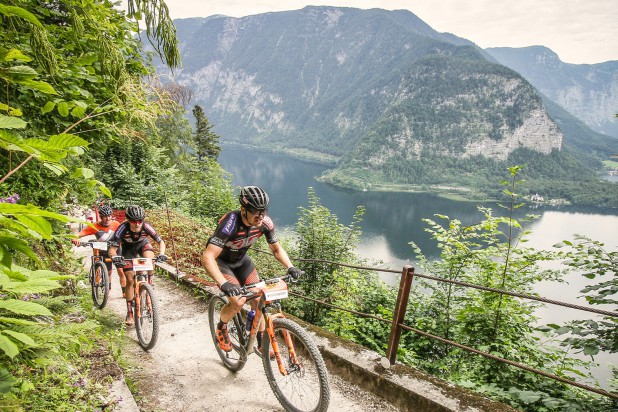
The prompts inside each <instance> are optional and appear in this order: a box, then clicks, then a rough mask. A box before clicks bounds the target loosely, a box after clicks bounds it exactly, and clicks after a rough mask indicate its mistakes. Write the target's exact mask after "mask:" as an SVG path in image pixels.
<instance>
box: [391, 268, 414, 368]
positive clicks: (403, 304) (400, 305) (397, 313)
mask: <svg viewBox="0 0 618 412" xmlns="http://www.w3.org/2000/svg"><path fill="white" fill-rule="evenodd" d="M413 279H414V268H413V267H412V266H410V265H405V266H404V267H403V270H402V271H401V281H400V282H399V293H398V294H397V303H396V304H395V310H394V312H393V323H392V325H391V333H390V336H389V337H388V347H387V349H386V358H387V359H388V361H389V362H390V364H391V365H394V364H395V361H396V360H397V349H398V348H399V339H400V338H401V326H399V325H400V324H401V323H403V320H404V318H405V316H406V308H407V307H408V298H409V297H410V288H411V286H412V280H413Z"/></svg>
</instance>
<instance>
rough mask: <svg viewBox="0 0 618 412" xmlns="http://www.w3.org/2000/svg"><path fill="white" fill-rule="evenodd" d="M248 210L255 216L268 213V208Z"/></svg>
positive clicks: (262, 215)
mask: <svg viewBox="0 0 618 412" xmlns="http://www.w3.org/2000/svg"><path fill="white" fill-rule="evenodd" d="M247 212H249V213H251V214H252V215H253V216H259V217H264V216H265V215H266V212H268V209H264V210H256V209H249V208H247Z"/></svg>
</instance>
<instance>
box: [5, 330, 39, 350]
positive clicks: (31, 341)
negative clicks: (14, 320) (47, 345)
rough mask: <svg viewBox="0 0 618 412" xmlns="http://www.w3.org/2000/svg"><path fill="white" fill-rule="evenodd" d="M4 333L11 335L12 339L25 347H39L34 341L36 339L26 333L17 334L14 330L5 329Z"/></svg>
mask: <svg viewBox="0 0 618 412" xmlns="http://www.w3.org/2000/svg"><path fill="white" fill-rule="evenodd" d="M2 333H4V334H5V335H10V336H11V337H12V338H14V339H17V340H18V341H20V342H21V343H23V344H25V345H28V346H38V344H37V343H36V342H35V341H34V339H32V338H31V337H30V336H28V335H26V334H25V333H21V332H15V331H14V330H10V329H4V330H3V331H2Z"/></svg>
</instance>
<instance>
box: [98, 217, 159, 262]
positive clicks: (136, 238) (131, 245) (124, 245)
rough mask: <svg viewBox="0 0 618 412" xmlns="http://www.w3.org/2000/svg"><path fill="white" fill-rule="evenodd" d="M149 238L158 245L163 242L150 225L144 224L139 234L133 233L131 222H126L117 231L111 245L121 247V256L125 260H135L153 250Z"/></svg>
mask: <svg viewBox="0 0 618 412" xmlns="http://www.w3.org/2000/svg"><path fill="white" fill-rule="evenodd" d="M149 238H152V239H153V240H154V241H155V242H157V243H158V242H161V236H159V234H158V233H157V231H156V230H154V228H153V227H152V226H151V225H150V224H149V223H146V222H144V223H143V224H142V228H141V230H140V231H139V232H132V231H131V226H130V224H129V222H126V221H125V222H123V223H122V224H120V226H118V229H116V232H115V233H114V237H113V238H112V240H111V241H110V244H112V245H113V246H118V247H120V252H119V254H120V255H121V256H123V257H124V258H127V259H133V258H136V257H140V256H143V255H144V252H145V251H147V250H152V246H151V245H150V240H149Z"/></svg>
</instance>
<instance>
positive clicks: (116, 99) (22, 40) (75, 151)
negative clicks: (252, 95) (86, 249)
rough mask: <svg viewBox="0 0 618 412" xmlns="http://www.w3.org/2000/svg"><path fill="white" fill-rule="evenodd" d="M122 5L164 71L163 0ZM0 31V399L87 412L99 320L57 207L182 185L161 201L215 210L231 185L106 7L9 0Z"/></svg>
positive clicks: (120, 200) (135, 197)
mask: <svg viewBox="0 0 618 412" xmlns="http://www.w3.org/2000/svg"><path fill="white" fill-rule="evenodd" d="M129 9H130V12H129V15H130V16H134V17H137V18H144V21H145V23H146V29H147V36H148V37H149V38H150V39H151V40H152V41H153V42H154V44H156V45H157V46H158V47H160V51H161V53H160V55H161V57H162V58H163V59H164V60H165V61H167V62H168V63H169V65H170V67H176V66H177V65H178V64H179V63H180V62H179V60H178V56H179V55H178V50H177V47H176V39H175V30H174V29H173V25H171V20H170V19H169V15H168V14H167V7H166V6H165V4H164V2H162V1H159V0H153V1H142V0H135V1H134V0H130V1H129ZM0 27H1V28H2V30H0V79H1V81H2V84H3V88H2V90H3V91H2V94H1V95H0V193H1V194H2V195H1V196H0V198H1V199H0V289H1V290H2V293H1V294H0V365H1V366H0V393H1V394H2V397H1V398H0V409H3V410H4V409H7V408H8V409H10V410H22V408H25V409H28V410H52V409H53V410H95V409H96V408H102V407H104V406H105V405H102V400H101V399H99V398H98V397H96V396H94V395H93V394H95V393H97V388H98V390H100V389H101V387H100V384H99V383H97V382H93V381H92V380H90V379H88V377H87V376H86V373H84V371H87V369H88V368H89V365H88V356H89V353H90V352H91V351H92V349H93V347H94V346H93V345H94V339H95V338H96V337H97V333H98V332H97V325H96V324H95V323H94V322H92V321H91V320H87V316H86V314H85V310H84V308H83V306H81V305H79V301H78V297H77V294H76V289H75V285H76V281H77V279H76V277H75V276H72V275H70V274H69V266H70V265H71V262H70V260H69V259H66V258H65V257H64V256H65V247H66V244H67V242H66V236H67V233H66V226H65V223H67V222H69V221H71V220H72V218H70V217H67V216H66V215H64V214H60V213H58V212H59V211H60V210H64V209H65V208H67V207H68V206H70V205H71V204H72V203H73V202H77V203H91V202H92V201H94V199H97V198H100V197H101V196H111V195H112V193H114V194H116V192H117V193H118V195H119V196H118V197H115V198H114V202H116V203H117V204H118V205H123V204H127V203H129V202H136V201H139V202H142V201H143V203H144V205H145V206H149V205H152V204H158V205H161V204H164V203H165V201H166V200H167V199H166V196H165V192H164V190H163V189H165V188H170V187H171V188H181V190H182V192H180V193H179V194H178V195H175V196H170V199H169V200H170V203H173V204H174V205H175V206H176V207H178V208H179V209H183V210H189V211H191V212H193V213H195V214H196V215H199V216H203V217H212V218H214V216H217V215H218V213H219V211H220V210H223V209H226V208H227V207H228V206H229V204H230V203H231V193H232V188H231V187H230V185H229V178H228V177H227V175H226V174H225V173H224V171H223V170H222V169H221V167H220V165H218V164H217V163H216V162H215V161H214V160H208V161H199V159H196V158H195V156H193V155H192V154H191V150H190V148H191V145H192V144H193V134H192V132H191V129H190V126H189V125H188V121H187V120H186V116H184V115H185V114H186V113H185V111H184V109H183V107H182V106H181V105H180V104H179V102H180V101H181V100H180V99H179V98H178V96H180V95H182V93H175V92H176V91H177V90H175V89H173V88H163V87H160V86H158V84H157V82H156V81H155V80H154V79H152V78H148V77H145V76H146V75H148V74H149V73H150V72H151V68H149V64H148V61H147V60H146V59H145V58H144V57H143V53H142V48H141V43H140V41H139V39H138V38H136V37H135V36H134V34H136V33H137V27H138V26H137V23H135V22H132V21H130V20H129V19H127V17H126V16H125V15H124V13H122V12H121V11H119V10H117V9H115V8H114V7H113V5H112V4H111V3H109V2H99V1H89V0H87V1H73V0H66V1H52V2H48V1H38V0H15V1H12V2H11V4H10V5H5V4H2V5H0ZM95 173H96V176H97V178H96V179H95ZM117 177H119V179H117ZM103 181H105V183H103ZM174 194H176V192H174ZM151 199H152V200H151ZM60 270H62V272H61V271H60ZM77 284H79V283H77ZM91 317H92V316H91Z"/></svg>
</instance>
